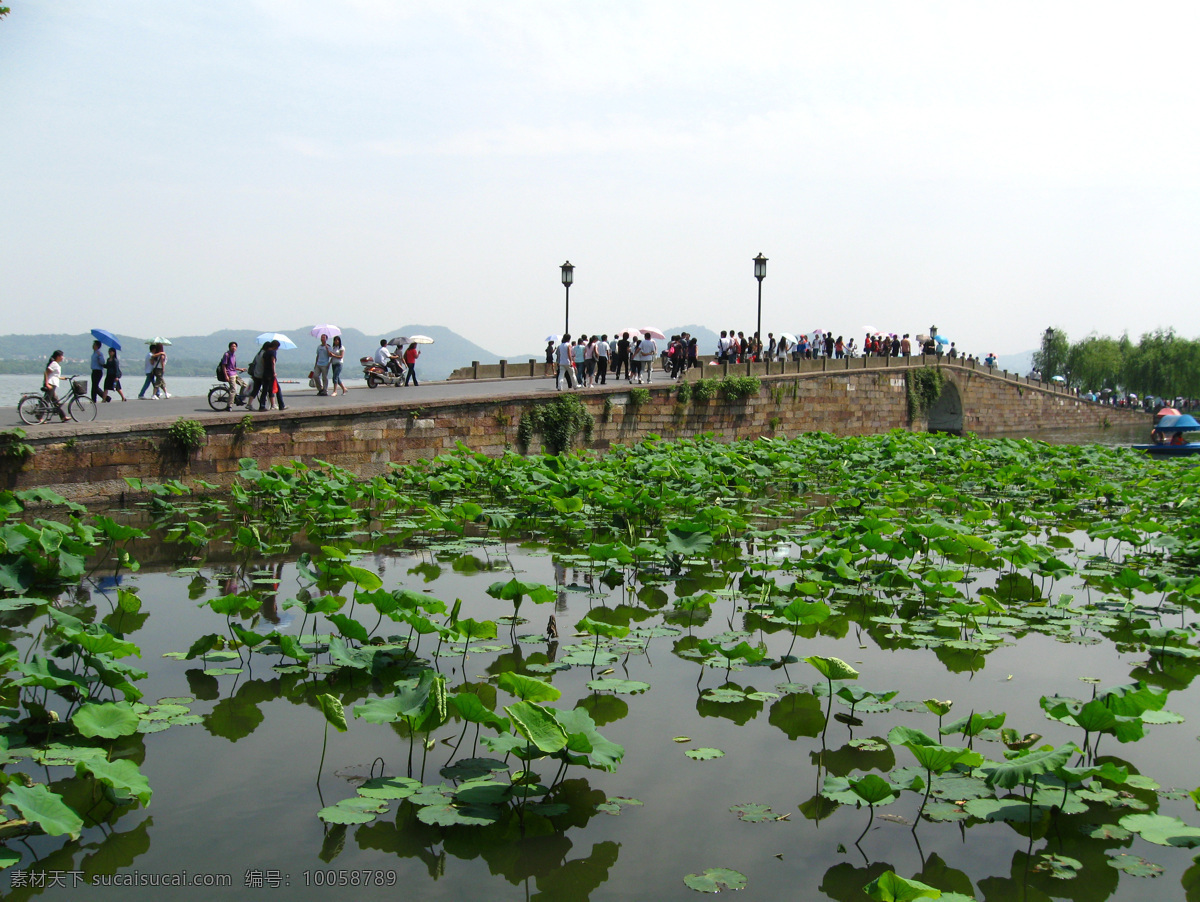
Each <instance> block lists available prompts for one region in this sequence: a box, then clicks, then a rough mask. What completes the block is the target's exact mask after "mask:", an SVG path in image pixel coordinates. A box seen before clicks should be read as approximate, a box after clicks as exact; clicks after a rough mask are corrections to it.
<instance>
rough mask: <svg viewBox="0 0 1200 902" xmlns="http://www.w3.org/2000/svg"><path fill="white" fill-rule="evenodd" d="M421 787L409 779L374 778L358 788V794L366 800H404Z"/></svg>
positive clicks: (416, 781)
mask: <svg viewBox="0 0 1200 902" xmlns="http://www.w3.org/2000/svg"><path fill="white" fill-rule="evenodd" d="M420 786H421V781H420V780H414V779H412V778H411V777H374V778H372V779H370V780H368V781H367V782H366V783H364V784H363V785H362V786H360V787H358V794H359V795H360V796H362V797H363V798H367V799H406V798H408V797H409V796H410V795H412V794H413V793H414V792H416V791H417V789H418V788H420Z"/></svg>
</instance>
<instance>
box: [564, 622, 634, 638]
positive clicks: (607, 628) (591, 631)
mask: <svg viewBox="0 0 1200 902" xmlns="http://www.w3.org/2000/svg"><path fill="white" fill-rule="evenodd" d="M575 629H577V630H579V632H581V633H587V634H588V635H589V636H606V637H608V638H610V639H621V638H623V637H625V636H627V635H629V627H627V626H621V625H620V624H615V623H604V622H602V621H600V620H594V619H592V617H591V616H588V617H581V618H580V619H579V620H577V621H576V623H575Z"/></svg>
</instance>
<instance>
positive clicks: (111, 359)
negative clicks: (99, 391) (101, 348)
mask: <svg viewBox="0 0 1200 902" xmlns="http://www.w3.org/2000/svg"><path fill="white" fill-rule="evenodd" d="M113 391H115V392H116V393H117V394H118V395H120V396H121V400H122V401H128V400H129V399H128V398H126V397H125V392H124V391H122V389H121V361H120V359H119V358H118V357H117V349H116V348H109V349H108V359H107V360H105V361H104V400H105V402H108V401H111V400H112V398H111V397H110V395H109V392H113Z"/></svg>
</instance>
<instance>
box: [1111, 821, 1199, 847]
mask: <svg viewBox="0 0 1200 902" xmlns="http://www.w3.org/2000/svg"><path fill="white" fill-rule="evenodd" d="M1119 823H1120V824H1121V826H1122V827H1124V828H1125V829H1126V830H1129V831H1131V832H1133V833H1136V834H1137V835H1138V836H1140V837H1141V838H1142V839H1144V840H1146V842H1152V843H1155V844H1156V845H1159V846H1183V847H1185V848H1189V849H1190V848H1193V847H1195V846H1200V829H1198V828H1196V827H1190V826H1188V825H1187V824H1185V823H1184V822H1183V821H1181V820H1180V819H1179V818H1177V817H1168V816H1167V815H1165V814H1127V815H1125V816H1124V817H1123V818H1121V820H1120V821H1119Z"/></svg>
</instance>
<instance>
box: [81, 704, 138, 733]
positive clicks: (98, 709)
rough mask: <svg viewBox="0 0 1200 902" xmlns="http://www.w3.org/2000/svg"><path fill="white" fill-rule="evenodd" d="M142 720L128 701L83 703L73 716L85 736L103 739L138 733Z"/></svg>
mask: <svg viewBox="0 0 1200 902" xmlns="http://www.w3.org/2000/svg"><path fill="white" fill-rule="evenodd" d="M140 720H141V718H139V717H138V716H137V714H136V713H135V712H134V710H133V708H132V707H130V705H129V703H128V702H104V703H101V704H87V705H81V706H80V708H79V710H78V711H76V712H75V713H74V714H73V715H72V716H71V723H73V724H75V728H76V729H77V730H79V732H80V733H82V734H83V735H84V736H88V737H94V736H99V737H101V738H103V739H116V738H117V737H118V736H130V735H132V734H133V733H136V732H137V730H138V724H139V722H140Z"/></svg>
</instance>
